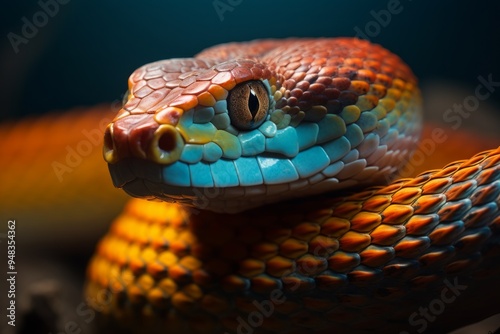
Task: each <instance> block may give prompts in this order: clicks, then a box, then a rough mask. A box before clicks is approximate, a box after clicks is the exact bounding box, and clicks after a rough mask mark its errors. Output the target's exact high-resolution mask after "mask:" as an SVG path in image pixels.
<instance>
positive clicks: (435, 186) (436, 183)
mask: <svg viewBox="0 0 500 334" xmlns="http://www.w3.org/2000/svg"><path fill="white" fill-rule="evenodd" d="M450 185H451V179H449V178H447V177H443V178H434V179H432V180H429V181H428V182H427V183H426V184H424V185H423V186H422V194H424V195H427V194H437V193H442V192H443V191H445V189H446V188H447V187H449V186H450Z"/></svg>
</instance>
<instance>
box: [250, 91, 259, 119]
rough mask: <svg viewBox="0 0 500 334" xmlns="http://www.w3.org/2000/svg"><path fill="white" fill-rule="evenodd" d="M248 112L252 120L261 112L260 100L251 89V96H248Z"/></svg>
mask: <svg viewBox="0 0 500 334" xmlns="http://www.w3.org/2000/svg"><path fill="white" fill-rule="evenodd" d="M248 110H250V113H251V114H252V118H255V114H257V111H259V98H258V97H257V95H256V94H255V92H254V90H253V89H252V88H250V94H248Z"/></svg>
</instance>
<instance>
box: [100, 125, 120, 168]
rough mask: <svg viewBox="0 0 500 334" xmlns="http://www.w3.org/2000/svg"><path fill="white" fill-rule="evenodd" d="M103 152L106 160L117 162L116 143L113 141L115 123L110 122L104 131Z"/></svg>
mask: <svg viewBox="0 0 500 334" xmlns="http://www.w3.org/2000/svg"><path fill="white" fill-rule="evenodd" d="M103 154H104V160H106V162H108V163H114V162H116V160H117V156H116V153H115V143H114V141H113V124H109V125H108V127H107V128H106V131H105V132H104V145H103Z"/></svg>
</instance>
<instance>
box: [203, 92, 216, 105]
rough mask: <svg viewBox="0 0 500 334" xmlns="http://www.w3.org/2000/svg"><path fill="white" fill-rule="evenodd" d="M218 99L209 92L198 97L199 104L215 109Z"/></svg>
mask: <svg viewBox="0 0 500 334" xmlns="http://www.w3.org/2000/svg"><path fill="white" fill-rule="evenodd" d="M216 102H217V101H216V99H215V98H214V96H213V95H212V94H210V93H209V92H203V93H201V94H199V95H198V104H199V105H201V106H206V107H213V106H214V105H215V103H216Z"/></svg>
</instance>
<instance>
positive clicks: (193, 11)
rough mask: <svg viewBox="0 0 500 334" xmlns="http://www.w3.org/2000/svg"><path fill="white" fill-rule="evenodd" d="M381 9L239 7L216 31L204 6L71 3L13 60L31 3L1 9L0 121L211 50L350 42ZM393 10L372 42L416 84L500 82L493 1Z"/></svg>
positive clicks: (251, 3) (419, 0)
mask: <svg viewBox="0 0 500 334" xmlns="http://www.w3.org/2000/svg"><path fill="white" fill-rule="evenodd" d="M218 1H221V2H224V3H229V2H230V1H233V2H238V1H237V0H218ZM44 2H46V1H44ZM389 2H390V1H385V0H384V1H369V0H364V1H331V0H322V1H307V2H306V1H265V0H241V3H240V4H239V5H236V6H232V11H226V12H225V13H224V14H223V18H224V20H223V21H221V20H220V18H219V15H218V14H217V12H216V9H215V8H214V2H213V0H205V1H180V0H178V1H174V2H167V1H142V2H139V1H96V0H85V1H84V0H70V1H69V2H68V3H67V4H64V5H60V8H59V12H58V13H57V15H55V16H54V17H53V18H50V19H49V21H48V23H47V24H46V25H45V26H43V27H41V28H40V29H39V31H38V33H37V34H36V36H34V37H33V38H31V39H29V42H28V43H27V44H21V45H19V52H18V53H15V52H14V49H13V47H12V45H11V43H10V42H9V39H8V37H7V34H8V33H9V32H12V33H15V34H18V35H21V29H22V26H23V21H22V18H23V17H26V18H27V19H28V20H30V21H32V19H33V15H35V14H36V13H37V12H38V11H40V10H41V7H40V5H39V4H38V1H35V0H26V1H23V3H19V2H18V3H17V4H13V3H12V2H9V4H8V5H7V4H4V5H3V8H2V13H1V14H0V15H1V17H0V19H1V20H0V22H1V23H0V25H1V26H0V28H1V33H2V37H1V39H0V41H1V42H0V71H1V76H0V91H1V95H0V102H1V103H0V104H1V107H0V110H1V118H5V117H9V118H11V117H18V116H23V115H26V114H30V113H43V112H46V111H49V110H54V109H67V108H71V107H74V106H80V105H94V104H96V103H100V102H111V101H113V100H116V99H119V98H120V97H121V94H122V93H123V92H124V91H125V90H126V84H127V78H128V76H129V74H130V73H131V72H132V71H133V70H134V69H135V68H137V67H139V66H141V65H143V64H144V63H146V62H151V61H155V60H158V59H164V58H172V57H189V56H191V55H194V54H195V53H197V52H199V51H200V50H202V49H203V48H205V47H208V46H211V45H213V44H217V43H223V42H229V41H244V40H250V39H255V38H265V37H289V36H354V35H355V30H354V28H355V27H356V26H357V27H359V28H360V29H362V30H364V29H365V26H366V24H367V23H369V22H370V21H374V17H373V16H372V14H371V13H370V11H372V10H374V11H376V12H378V11H379V10H382V9H386V8H387V4H388V3H389ZM401 6H402V8H403V9H402V11H401V13H399V14H397V15H392V17H391V22H390V23H389V24H388V25H387V26H386V27H381V29H380V32H379V33H378V34H377V35H376V36H375V37H373V38H371V40H372V41H374V42H377V43H380V44H382V45H384V46H385V47H387V48H389V49H390V50H392V51H394V52H395V53H397V54H398V55H400V56H401V57H402V58H403V59H404V60H405V61H406V62H407V63H409V64H410V66H411V67H412V68H413V70H414V72H415V73H416V74H417V76H418V77H419V78H420V81H421V82H426V81H428V80H432V79H435V78H439V79H446V80H451V81H454V82H457V83H465V84H468V85H470V86H471V87H475V86H476V85H477V76H478V75H483V76H486V75H488V74H489V73H491V74H492V76H493V78H494V79H495V78H496V79H497V80H498V81H500V62H499V60H500V51H499V48H498V47H497V44H499V42H500V38H499V36H500V34H499V33H500V25H499V24H498V16H499V13H500V5H499V2H498V1H485V2H482V1H451V0H447V1H432V2H431V1H423V0H413V1H410V0H401ZM495 100H497V101H498V100H500V93H499V92H495V94H494V95H493V101H495Z"/></svg>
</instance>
